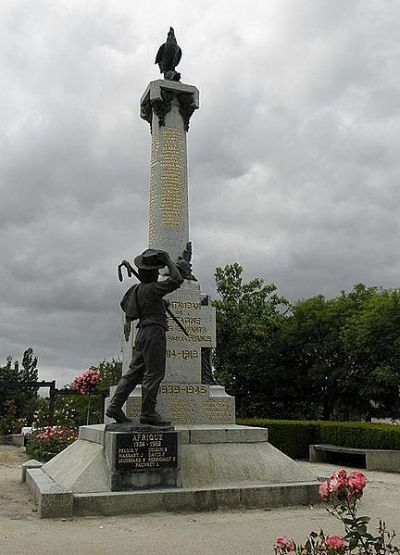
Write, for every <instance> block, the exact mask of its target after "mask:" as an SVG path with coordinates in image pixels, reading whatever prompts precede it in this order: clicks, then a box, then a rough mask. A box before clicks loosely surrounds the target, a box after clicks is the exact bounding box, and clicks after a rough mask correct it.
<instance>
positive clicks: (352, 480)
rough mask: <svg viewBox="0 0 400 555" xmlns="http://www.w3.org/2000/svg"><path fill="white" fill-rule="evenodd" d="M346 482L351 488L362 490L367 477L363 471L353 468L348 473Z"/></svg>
mask: <svg viewBox="0 0 400 555" xmlns="http://www.w3.org/2000/svg"><path fill="white" fill-rule="evenodd" d="M348 484H349V488H350V489H351V490H353V491H357V492H362V491H363V489H364V488H365V486H366V484H367V477H366V476H365V474H364V473H363V472H359V471H358V470H354V471H353V472H351V473H350V475H349V479H348Z"/></svg>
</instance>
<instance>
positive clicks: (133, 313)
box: [120, 284, 140, 341]
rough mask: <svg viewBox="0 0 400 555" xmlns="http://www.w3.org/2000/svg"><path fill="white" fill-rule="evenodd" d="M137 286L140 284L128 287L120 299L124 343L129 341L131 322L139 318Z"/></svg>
mask: <svg viewBox="0 0 400 555" xmlns="http://www.w3.org/2000/svg"><path fill="white" fill-rule="evenodd" d="M139 285H140V284H136V285H132V287H130V288H129V289H128V291H127V292H126V293H125V295H124V296H123V297H122V301H121V303H120V306H121V308H122V310H123V311H124V312H125V324H124V335H125V339H126V341H128V339H129V335H130V331H131V322H132V321H133V320H138V318H140V309H139V301H138V290H139Z"/></svg>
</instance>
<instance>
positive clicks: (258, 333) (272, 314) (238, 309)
mask: <svg viewBox="0 0 400 555" xmlns="http://www.w3.org/2000/svg"><path fill="white" fill-rule="evenodd" d="M242 272H243V268H242V267H241V266H240V265H239V264H237V263H235V264H232V265H228V266H225V267H224V268H217V269H216V272H215V279H216V284H217V291H218V293H219V295H220V297H221V298H220V299H218V300H215V301H213V305H214V306H215V307H216V309H217V345H218V348H217V350H216V354H215V366H216V368H217V378H218V379H219V380H220V381H222V382H223V383H224V384H225V385H226V387H227V389H228V390H229V391H230V392H232V393H234V394H235V395H237V396H238V398H239V399H247V400H249V399H251V398H252V397H254V392H255V391H257V392H258V394H259V395H258V396H260V395H263V394H264V393H265V391H266V389H267V388H268V387H270V381H271V379H275V377H274V376H273V374H274V373H276V372H275V371H276V364H275V350H274V344H275V343H276V340H277V336H278V334H279V331H280V328H281V326H282V324H283V322H284V314H283V312H284V310H286V309H287V307H288V306H289V304H288V301H287V300H286V299H285V298H283V297H281V296H279V295H278V294H277V293H276V286H275V285H274V284H272V283H265V282H264V281H263V280H262V279H260V278H256V279H252V280H250V281H249V282H248V283H244V282H243V278H242ZM252 400H253V401H254V398H253V399H252Z"/></svg>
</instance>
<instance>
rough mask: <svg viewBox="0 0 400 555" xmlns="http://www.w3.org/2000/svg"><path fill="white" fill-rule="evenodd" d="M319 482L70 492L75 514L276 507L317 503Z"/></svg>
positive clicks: (119, 513) (120, 513)
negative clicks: (108, 491)
mask: <svg viewBox="0 0 400 555" xmlns="http://www.w3.org/2000/svg"><path fill="white" fill-rule="evenodd" d="M318 486H319V482H316V481H315V482H298V483H294V482H292V483H282V484H261V485H257V486H255V485H254V484H252V485H244V484H243V485H238V484H235V485H232V486H229V485H228V486H226V487H221V488H187V489H184V488H174V489H162V490H151V491H149V490H147V491H130V492H126V491H125V492H110V493H89V494H87V493H86V494H74V495H73V512H74V514H76V515H80V516H88V515H106V516H111V515H122V514H144V513H151V512H158V511H171V512H180V511H214V510H216V509H241V508H243V509H255V508H269V509H272V508H276V507H287V506H291V505H313V504H315V503H318V502H319V496H318Z"/></svg>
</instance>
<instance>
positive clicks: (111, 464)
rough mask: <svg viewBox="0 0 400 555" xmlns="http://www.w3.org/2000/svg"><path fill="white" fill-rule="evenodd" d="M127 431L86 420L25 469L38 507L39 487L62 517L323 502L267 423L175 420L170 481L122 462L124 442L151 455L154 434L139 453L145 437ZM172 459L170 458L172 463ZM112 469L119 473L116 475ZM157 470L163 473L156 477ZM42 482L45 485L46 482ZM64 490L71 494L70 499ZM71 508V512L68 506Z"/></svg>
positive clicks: (312, 481) (311, 480)
mask: <svg viewBox="0 0 400 555" xmlns="http://www.w3.org/2000/svg"><path fill="white" fill-rule="evenodd" d="M118 433H120V434H122V435H121V437H122V439H121V440H118V439H117V438H116V436H115V434H118ZM127 433H128V432H124V431H122V432H112V431H111V432H108V431H107V430H106V425H105V424H98V425H93V426H81V427H80V429H79V439H78V440H77V441H76V442H75V443H73V444H72V445H70V446H69V447H67V449H65V450H64V451H62V452H61V453H60V454H59V455H57V456H56V457H55V458H54V459H52V460H51V461H49V462H47V463H46V464H45V465H43V467H42V468H40V469H32V470H27V471H26V472H27V483H28V484H29V486H30V487H31V489H32V490H33V491H34V492H36V494H35V498H36V500H37V502H38V506H39V507H40V506H41V495H42V493H41V492H43V495H45V496H47V497H49V495H50V496H51V492H52V491H54V496H53V497H52V499H51V503H50V504H51V505H52V510H53V511H54V514H55V515H57V516H59V515H60V512H61V510H62V511H63V513H62V516H64V517H67V516H72V514H75V515H95V514H103V515H117V514H129V513H131V514H141V513H146V512H153V511H183V510H185V511H199V510H215V509H218V508H230V509H239V508H257V507H258V508H272V507H284V506H288V505H307V504H313V503H316V502H318V499H319V497H318V486H319V482H318V481H317V480H316V478H315V477H314V476H313V475H312V474H311V473H310V472H308V471H307V470H306V469H304V468H302V467H301V466H300V465H298V464H297V463H296V462H295V461H293V460H292V459H290V458H289V457H287V456H286V455H284V454H283V453H281V452H280V451H278V449H276V448H275V447H273V446H272V445H271V444H270V443H269V442H268V430H266V429H265V428H255V427H254V428H253V427H248V426H235V425H226V426H223V425H219V426H216V425H214V426H211V425H197V426H183V425H182V426H175V430H174V432H168V431H165V432H163V433H165V434H168V433H173V434H176V436H177V461H176V463H177V466H176V468H172V469H171V468H167V471H170V470H171V471H173V472H176V474H175V477H172V473H170V474H169V475H165V476H164V478H162V479H165V483H164V484H161V483H159V484H157V483H156V482H152V480H153V479H154V480H161V478H160V476H161V472H162V470H163V469H162V468H159V470H158V472H154V476H153V477H152V476H151V474H152V471H150V470H145V469H143V468H141V469H140V468H139V469H138V468H136V469H135V468H133V469H132V468H131V469H127V468H126V469H125V470H121V468H120V467H119V468H118V464H117V463H116V461H117V456H118V452H120V453H121V452H122V451H121V449H126V448H127V447H126V441H128V449H129V451H128V452H129V453H130V454H131V455H132V453H134V454H133V456H132V459H135V461H133V464H134V465H138V464H140V462H139V461H140V460H141V459H142V458H144V459H145V461H146V460H147V462H149V461H148V456H149V441H148V439H146V441H145V443H146V444H147V448H145V447H143V448H144V449H145V457H141V456H140V454H139V450H140V448H139V450H138V449H137V448H136V446H133V449H132V444H133V443H134V442H136V443H140V442H141V440H140V438H138V437H137V435H138V434H137V432H131V433H130V438H128V440H127V439H126V438H125V437H123V436H124V435H125V434H127ZM146 433H152V432H146ZM156 434H157V431H156V430H155V432H154V435H156ZM151 441H153V442H160V441H161V444H163V441H164V440H160V439H154V438H153V440H151ZM124 446H125V447H124ZM156 447H157V449H158V448H159V447H160V445H157V446H156ZM167 452H168V450H167V451H165V453H167ZM169 452H172V451H169ZM159 454H160V451H158V454H157V456H156V457H153V459H157V460H153V461H152V464H153V465H154V464H163V460H164V462H165V457H163V456H162V457H160V456H159ZM131 455H130V456H131ZM169 456H170V455H167V457H166V458H169ZM172 456H173V455H172ZM146 457H147V459H146ZM145 461H144V462H145ZM157 461H158V462H157ZM170 463H171V461H170V460H168V461H167V464H170ZM121 464H123V463H121ZM113 469H114V470H113ZM138 470H139V471H138ZM113 472H114V480H112V479H111V480H110V475H112V474H113ZM124 472H125V475H122V474H123V473H124ZM118 473H119V476H118ZM157 474H158V476H159V477H158V478H155V476H156V475H157ZM175 479H176V484H175V485H174V484H173V481H174V480H175ZM43 484H46V488H45V489H43ZM139 488H140V489H139ZM60 492H62V493H63V495H62V496H60V495H59V494H60ZM66 496H67V497H68V496H70V500H69V501H68V503H67V504H66ZM57 503H63V505H62V507H60V508H57ZM66 507H67V508H68V510H69V511H70V513H69V514H67V513H66V512H65V511H67V508H66ZM41 516H45V517H49V516H50V517H51V513H49V512H44V513H43V515H42V514H40V512H39V517H41Z"/></svg>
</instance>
